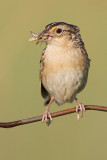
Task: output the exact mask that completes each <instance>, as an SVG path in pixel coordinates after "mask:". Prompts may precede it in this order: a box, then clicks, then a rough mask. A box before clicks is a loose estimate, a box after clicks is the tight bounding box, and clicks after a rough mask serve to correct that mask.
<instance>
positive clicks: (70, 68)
mask: <svg viewBox="0 0 107 160" xmlns="http://www.w3.org/2000/svg"><path fill="white" fill-rule="evenodd" d="M87 75H88V68H87V59H86V58H85V57H84V56H82V55H81V54H79V53H78V54H76V53H75V51H74V52H72V51H64V50H62V49H56V50H55V49H54V50H51V51H49V50H47V51H46V52H45V58H44V68H43V72H42V83H43V84H44V86H45V88H46V89H47V91H48V92H49V94H50V95H51V96H54V97H55V100H56V101H57V102H58V103H59V104H63V103H64V102H65V101H72V100H73V99H74V98H75V95H76V93H77V92H78V90H79V88H83V86H85V84H86V81H87Z"/></svg>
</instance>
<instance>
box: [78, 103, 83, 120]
mask: <svg viewBox="0 0 107 160" xmlns="http://www.w3.org/2000/svg"><path fill="white" fill-rule="evenodd" d="M79 111H81V115H80V114H79ZM84 111H85V106H84V104H82V103H81V102H79V103H78V104H77V106H76V112H77V119H78V120H79V119H80V117H81V118H82V117H83V112H84Z"/></svg>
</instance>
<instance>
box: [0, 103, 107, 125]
mask: <svg viewBox="0 0 107 160" xmlns="http://www.w3.org/2000/svg"><path fill="white" fill-rule="evenodd" d="M85 109H86V110H96V111H104V112H107V107H104V106H97V105H85ZM75 112H76V110H75V107H74V108H70V109H66V110H61V111H58V112H54V113H51V116H52V118H55V117H59V116H63V115H66V114H71V113H75ZM41 120H42V115H41V116H38V117H32V118H27V119H22V120H18V121H12V122H0V127H2V128H12V127H16V126H19V125H24V124H28V123H33V122H38V121H41Z"/></svg>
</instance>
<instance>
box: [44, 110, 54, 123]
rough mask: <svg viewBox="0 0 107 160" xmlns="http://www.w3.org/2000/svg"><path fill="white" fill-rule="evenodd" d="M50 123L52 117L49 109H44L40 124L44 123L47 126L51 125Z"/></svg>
mask: <svg viewBox="0 0 107 160" xmlns="http://www.w3.org/2000/svg"><path fill="white" fill-rule="evenodd" d="M51 121H52V117H51V114H50V111H49V109H46V111H45V113H44V114H43V117H42V122H46V124H47V125H48V126H49V125H50V124H51Z"/></svg>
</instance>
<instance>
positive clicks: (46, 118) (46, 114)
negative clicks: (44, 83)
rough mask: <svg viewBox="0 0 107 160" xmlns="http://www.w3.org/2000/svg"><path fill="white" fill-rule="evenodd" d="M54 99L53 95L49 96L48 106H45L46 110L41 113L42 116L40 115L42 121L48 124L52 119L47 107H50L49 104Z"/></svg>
mask: <svg viewBox="0 0 107 160" xmlns="http://www.w3.org/2000/svg"><path fill="white" fill-rule="evenodd" d="M53 100H54V97H51V99H50V101H49V104H48V106H47V107H46V110H45V112H44V114H43V117H42V122H46V124H47V125H48V126H49V125H50V124H51V121H52V117H51V114H50V111H49V108H50V105H51V103H52V102H53Z"/></svg>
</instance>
